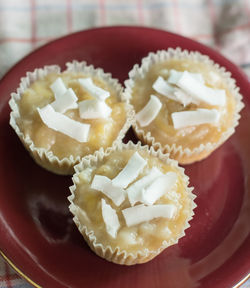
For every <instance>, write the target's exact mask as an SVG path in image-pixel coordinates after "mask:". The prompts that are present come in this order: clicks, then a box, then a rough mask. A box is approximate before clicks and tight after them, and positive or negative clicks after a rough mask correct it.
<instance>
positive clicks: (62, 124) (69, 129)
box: [37, 104, 90, 142]
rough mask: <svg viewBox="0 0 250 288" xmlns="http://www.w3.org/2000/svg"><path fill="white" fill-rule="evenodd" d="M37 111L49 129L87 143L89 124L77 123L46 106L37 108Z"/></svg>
mask: <svg viewBox="0 0 250 288" xmlns="http://www.w3.org/2000/svg"><path fill="white" fill-rule="evenodd" d="M37 111H38V113H39V115H40V117H41V119H42V121H43V122H44V124H45V125H47V126H48V127H49V128H51V129H53V130H55V131H58V132H61V133H63V134H65V135H67V136H69V137H71V138H73V139H75V140H77V141H79V142H87V141H88V135H89V129H90V125H89V124H83V123H80V122H77V121H75V120H73V119H71V118H69V117H67V116H65V115H63V114H61V113H58V112H56V111H55V110H54V109H53V107H52V106H51V105H50V104H48V105H47V106H45V107H43V108H41V109H40V108H37Z"/></svg>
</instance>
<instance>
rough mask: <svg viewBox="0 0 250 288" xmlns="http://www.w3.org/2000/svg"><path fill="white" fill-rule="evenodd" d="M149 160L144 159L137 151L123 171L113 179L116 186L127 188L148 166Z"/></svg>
mask: <svg viewBox="0 0 250 288" xmlns="http://www.w3.org/2000/svg"><path fill="white" fill-rule="evenodd" d="M146 164H147V161H146V160H144V159H143V158H142V157H141V156H140V154H139V153H138V152H135V153H134V154H133V156H132V157H131V158H130V159H129V161H128V163H127V165H126V166H125V167H124V168H123V169H122V171H121V172H120V173H119V174H118V175H117V176H116V177H115V178H114V179H113V180H112V183H113V185H114V186H117V187H121V188H126V187H127V186H128V185H129V184H130V183H131V182H132V181H134V180H135V179H136V178H137V176H138V175H139V174H140V173H141V171H142V170H143V168H144V167H145V166H146Z"/></svg>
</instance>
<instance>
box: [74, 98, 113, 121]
mask: <svg viewBox="0 0 250 288" xmlns="http://www.w3.org/2000/svg"><path fill="white" fill-rule="evenodd" d="M79 112H80V117H81V118H82V119H96V118H108V117H109V115H110V114H111V112H112V109H111V108H110V107H109V106H108V105H107V104H106V103H105V102H104V101H99V100H97V99H91V100H84V101H81V102H80V103H79Z"/></svg>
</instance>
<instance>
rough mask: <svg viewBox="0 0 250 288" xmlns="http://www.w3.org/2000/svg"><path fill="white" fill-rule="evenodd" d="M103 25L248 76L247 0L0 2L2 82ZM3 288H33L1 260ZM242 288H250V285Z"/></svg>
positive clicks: (249, 5)
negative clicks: (144, 30) (217, 59)
mask: <svg viewBox="0 0 250 288" xmlns="http://www.w3.org/2000/svg"><path fill="white" fill-rule="evenodd" d="M107 25H143V26H149V27H156V28H161V29H166V30H168V31H172V32H175V33H178V34H182V35H185V36H188V37H190V38H193V39H195V40H197V41H200V42H202V43H204V44H207V45H210V46H213V47H214V48H216V49H219V50H220V52H221V53H223V54H224V55H225V56H226V57H228V58H229V59H230V60H231V61H233V62H235V63H236V64H238V65H240V66H241V67H242V69H244V70H245V72H246V73H247V74H248V75H249V76H250V0H161V1H160V0H0V78H1V77H2V76H3V75H4V74H5V73H6V71H7V70H8V69H9V68H10V67H11V66H12V65H13V64H14V63H15V62H17V61H18V60H19V59H20V58H22V57H23V56H24V55H26V54H28V53H29V52H30V51H32V50H33V49H34V48H36V47H39V46H40V45H42V44H44V43H46V42H48V41H50V40H52V39H54V38H57V37H59V36H63V35H66V34H68V33H71V32H74V31H79V30H82V29H86V28H90V27H98V26H107ZM0 237H1V235H0ZM1 287H2V288H7V287H8V288H12V287H15V288H28V287H31V286H30V285H29V284H27V282H26V281H25V280H23V279H21V278H20V277H19V276H18V275H17V274H16V273H15V272H14V271H13V270H12V269H11V268H10V267H9V266H8V264H5V262H4V261H3V260H1V258H0V288H1ZM242 287H244V288H247V287H248V288H250V281H248V282H247V283H245V284H244V285H243V286H242ZM52 288H53V287H52Z"/></svg>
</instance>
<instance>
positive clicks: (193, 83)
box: [176, 71, 226, 106]
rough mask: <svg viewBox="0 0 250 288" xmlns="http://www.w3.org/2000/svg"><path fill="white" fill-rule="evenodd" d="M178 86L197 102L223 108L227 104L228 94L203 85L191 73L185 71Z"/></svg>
mask: <svg viewBox="0 0 250 288" xmlns="http://www.w3.org/2000/svg"><path fill="white" fill-rule="evenodd" d="M176 85H177V86H178V87H180V88H181V89H182V90H183V91H185V92H186V93H188V94H189V95H190V96H192V97H193V98H194V99H195V100H196V101H201V102H205V103H207V104H209V105H215V106H223V105H225V103H226V93H225V90H222V89H213V88H210V87H207V86H206V85H204V84H202V83H201V82H200V81H198V80H197V79H196V78H194V77H192V75H190V73H189V72H187V71H184V72H183V73H182V75H181V77H180V78H179V80H178V81H177V82H176Z"/></svg>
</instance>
